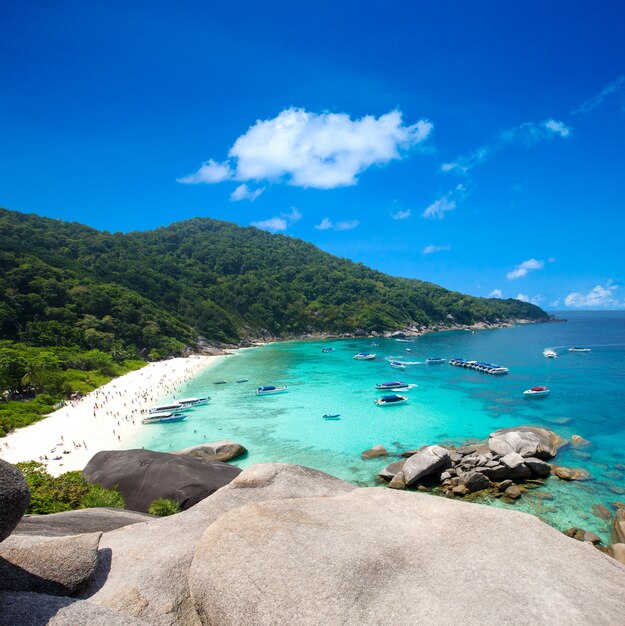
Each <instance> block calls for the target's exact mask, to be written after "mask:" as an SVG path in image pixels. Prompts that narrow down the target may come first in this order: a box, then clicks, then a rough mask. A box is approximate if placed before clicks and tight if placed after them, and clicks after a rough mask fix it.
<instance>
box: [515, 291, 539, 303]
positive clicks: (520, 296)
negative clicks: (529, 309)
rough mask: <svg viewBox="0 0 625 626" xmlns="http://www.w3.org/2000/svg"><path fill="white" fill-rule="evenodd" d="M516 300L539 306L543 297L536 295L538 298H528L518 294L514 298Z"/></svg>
mask: <svg viewBox="0 0 625 626" xmlns="http://www.w3.org/2000/svg"><path fill="white" fill-rule="evenodd" d="M516 299H517V300H520V301H521V302H531V303H532V304H536V305H538V304H540V303H541V302H542V299H543V297H542V296H540V295H538V296H532V297H531V298H530V296H528V295H526V294H524V293H520V294H518V295H517V297H516Z"/></svg>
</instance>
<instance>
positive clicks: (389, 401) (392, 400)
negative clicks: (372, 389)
mask: <svg viewBox="0 0 625 626" xmlns="http://www.w3.org/2000/svg"><path fill="white" fill-rule="evenodd" d="M406 400H408V396H402V395H400V394H398V393H394V394H392V395H390V396H382V397H381V398H378V399H377V400H374V402H375V403H376V404H377V405H378V406H391V405H395V404H401V403H402V402H406Z"/></svg>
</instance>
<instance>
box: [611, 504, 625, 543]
mask: <svg viewBox="0 0 625 626" xmlns="http://www.w3.org/2000/svg"><path fill="white" fill-rule="evenodd" d="M614 537H615V539H616V543H625V510H623V509H618V511H617V512H616V516H615V517H614Z"/></svg>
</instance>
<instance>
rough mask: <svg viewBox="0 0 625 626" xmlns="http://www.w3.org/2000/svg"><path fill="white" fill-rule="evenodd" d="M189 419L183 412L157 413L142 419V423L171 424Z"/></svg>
mask: <svg viewBox="0 0 625 626" xmlns="http://www.w3.org/2000/svg"><path fill="white" fill-rule="evenodd" d="M185 419H187V416H186V415H183V414H182V413H172V412H164V413H155V414H154V415H148V416H147V417H144V418H143V419H142V420H141V423H142V424H144V425H145V424H171V423H172V422H182V420H185Z"/></svg>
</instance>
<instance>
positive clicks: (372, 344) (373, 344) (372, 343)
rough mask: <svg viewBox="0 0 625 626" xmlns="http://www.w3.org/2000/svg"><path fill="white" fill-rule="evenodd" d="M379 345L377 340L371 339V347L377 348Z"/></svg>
mask: <svg viewBox="0 0 625 626" xmlns="http://www.w3.org/2000/svg"><path fill="white" fill-rule="evenodd" d="M379 345H380V344H379V342H377V341H372V342H371V347H372V348H377V347H379Z"/></svg>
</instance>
